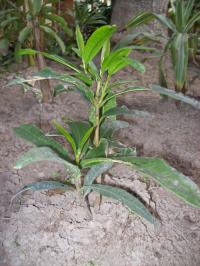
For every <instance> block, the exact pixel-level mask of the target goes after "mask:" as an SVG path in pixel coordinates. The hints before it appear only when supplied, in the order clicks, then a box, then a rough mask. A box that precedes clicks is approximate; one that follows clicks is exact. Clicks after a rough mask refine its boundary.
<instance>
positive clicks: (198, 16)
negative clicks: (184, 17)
mask: <svg viewBox="0 0 200 266" xmlns="http://www.w3.org/2000/svg"><path fill="white" fill-rule="evenodd" d="M199 20H200V11H199V12H197V13H196V14H195V15H194V16H193V17H192V18H191V19H190V20H189V21H188V23H187V25H186V27H185V29H184V32H189V31H190V30H191V29H192V27H193V26H194V24H195V23H196V22H198V21H199Z"/></svg>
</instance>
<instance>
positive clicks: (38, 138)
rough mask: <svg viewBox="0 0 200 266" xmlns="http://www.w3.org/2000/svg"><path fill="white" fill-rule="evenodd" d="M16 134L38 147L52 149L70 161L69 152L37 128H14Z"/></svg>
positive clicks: (26, 126)
mask: <svg viewBox="0 0 200 266" xmlns="http://www.w3.org/2000/svg"><path fill="white" fill-rule="evenodd" d="M13 131H14V133H15V134H16V135H17V136H18V137H20V138H23V139H25V140H27V141H29V142H31V143H32V144H34V145H36V146H38V147H44V146H46V147H50V148H51V149H52V150H54V151H55V152H56V153H58V154H59V155H60V156H61V157H62V158H63V159H68V158H69V156H68V152H67V150H66V149H65V148H63V147H62V146H61V145H60V144H59V143H57V142H56V141H55V140H53V139H52V138H50V137H47V136H45V135H44V133H43V132H42V131H41V130H40V129H39V128H38V127H36V126H33V125H31V124H23V125H20V126H19V127H15V128H13Z"/></svg>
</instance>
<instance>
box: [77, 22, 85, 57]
mask: <svg viewBox="0 0 200 266" xmlns="http://www.w3.org/2000/svg"><path fill="white" fill-rule="evenodd" d="M76 42H77V45H78V49H79V52H80V56H82V55H83V51H84V48H85V44H84V40H83V35H82V33H81V31H80V28H79V26H76Z"/></svg>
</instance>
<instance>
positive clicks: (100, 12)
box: [74, 1, 110, 38]
mask: <svg viewBox="0 0 200 266" xmlns="http://www.w3.org/2000/svg"><path fill="white" fill-rule="evenodd" d="M94 2H95V3H94ZM109 9H110V8H109V7H108V6H107V5H105V4H103V3H99V1H84V2H81V1H80V2H75V7H74V16H75V22H76V25H78V26H79V27H80V30H81V32H82V33H83V35H84V38H88V37H89V35H90V34H91V33H92V32H93V31H94V30H95V29H96V28H98V27H99V26H101V25H105V24H108V22H109V21H108V20H109V18H108V14H107V13H109Z"/></svg>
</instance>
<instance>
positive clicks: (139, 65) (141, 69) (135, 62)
mask: <svg viewBox="0 0 200 266" xmlns="http://www.w3.org/2000/svg"><path fill="white" fill-rule="evenodd" d="M127 60H128V62H129V65H130V66H132V67H133V68H134V69H136V70H137V71H139V72H141V73H144V72H145V66H144V65H143V64H142V63H140V62H139V61H138V60H136V59H131V58H128V59H127Z"/></svg>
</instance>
